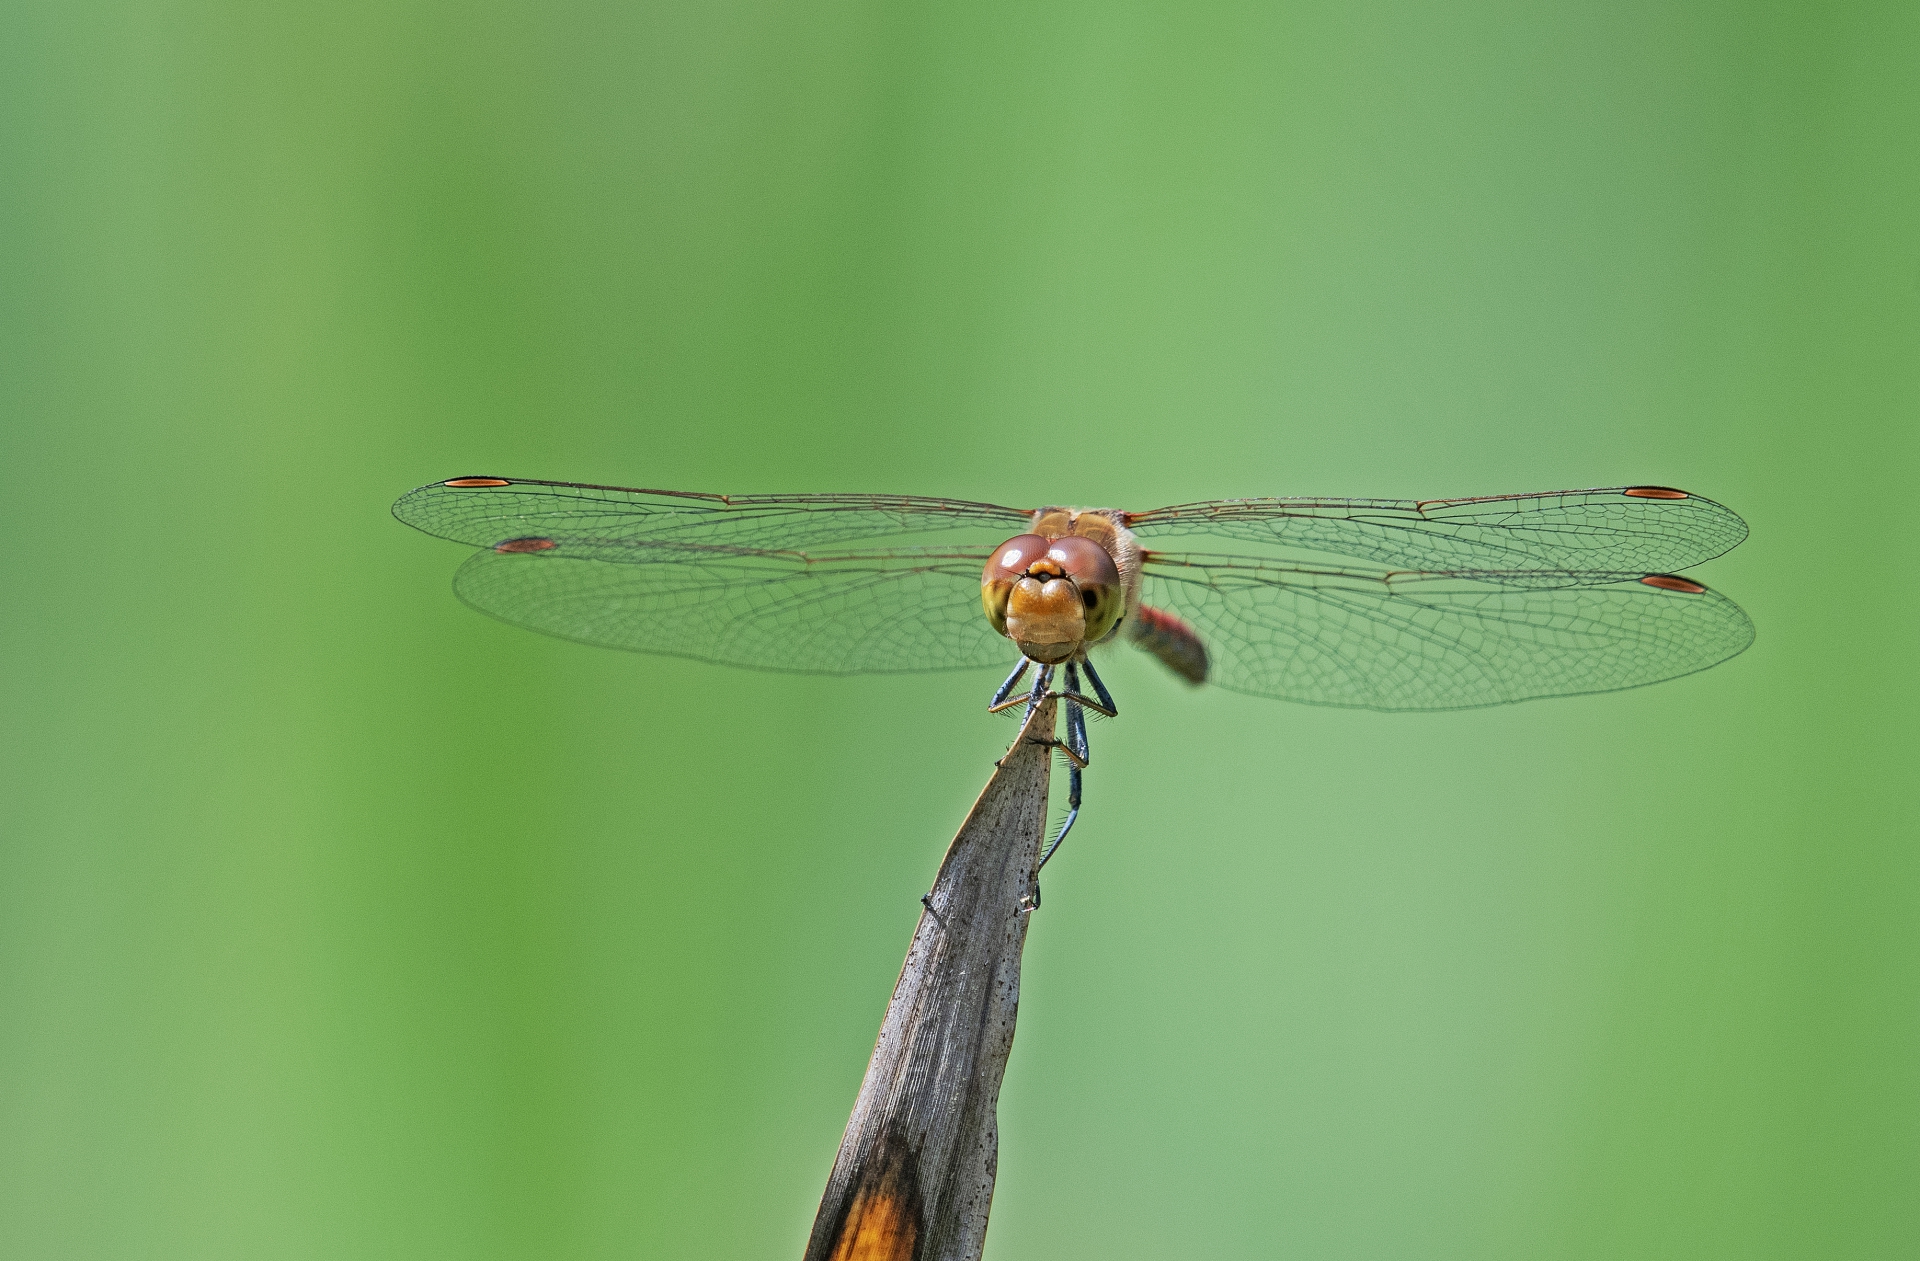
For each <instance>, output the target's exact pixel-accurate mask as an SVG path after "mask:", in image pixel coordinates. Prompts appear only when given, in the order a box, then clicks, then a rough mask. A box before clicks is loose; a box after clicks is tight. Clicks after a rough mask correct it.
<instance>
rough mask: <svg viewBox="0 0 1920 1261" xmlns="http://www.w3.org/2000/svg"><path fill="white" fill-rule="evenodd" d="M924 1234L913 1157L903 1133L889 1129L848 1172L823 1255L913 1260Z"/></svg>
mask: <svg viewBox="0 0 1920 1261" xmlns="http://www.w3.org/2000/svg"><path fill="white" fill-rule="evenodd" d="M925 1233H926V1223H925V1222H924V1221H923V1220H922V1217H921V1207H920V1160H919V1157H918V1156H917V1155H916V1153H915V1152H914V1151H913V1149H912V1148H910V1147H909V1146H908V1145H907V1142H906V1140H905V1138H904V1137H903V1136H901V1135H900V1134H898V1133H897V1132H891V1131H890V1132H889V1133H888V1134H887V1135H886V1136H885V1137H884V1138H882V1139H881V1140H880V1143H879V1146H877V1147H876V1148H875V1149H874V1151H873V1152H872V1154H871V1155H869V1156H868V1157H867V1160H866V1162H865V1163H864V1164H863V1165H862V1166H861V1168H860V1170H859V1172H858V1173H856V1174H855V1175H854V1178H853V1183H852V1193H851V1194H850V1195H849V1196H848V1197H847V1202H846V1207H845V1209H844V1210H843V1211H842V1213H841V1216H840V1220H839V1221H838V1222H836V1223H834V1232H833V1245H832V1247H831V1248H829V1249H828V1251H827V1256H828V1257H829V1258H830V1261H915V1259H916V1258H917V1257H919V1255H920V1238H921V1236H922V1235H924V1234H925Z"/></svg>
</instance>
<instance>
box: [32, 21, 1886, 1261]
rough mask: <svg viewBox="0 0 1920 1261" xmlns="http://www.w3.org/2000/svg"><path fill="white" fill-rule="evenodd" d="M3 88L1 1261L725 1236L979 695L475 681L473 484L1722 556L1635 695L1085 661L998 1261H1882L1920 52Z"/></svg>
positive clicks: (496, 636)
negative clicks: (1359, 502)
mask: <svg viewBox="0 0 1920 1261" xmlns="http://www.w3.org/2000/svg"><path fill="white" fill-rule="evenodd" d="M6 25H7V28H8V35H7V37H6V38H5V40H4V41H0V129H3V130H0V137H3V138H0V170H3V171H4V175H3V176H0V216H3V218H0V286H3V291H0V319H3V320H4V329H3V330H0V337H3V338H4V341H3V342H0V352H3V354H4V359H3V360H0V425H3V426H4V431H3V432H4V438H5V443H4V452H5V458H4V470H3V472H0V477H3V478H4V486H5V514H6V519H7V521H8V522H9V523H10V525H9V528H10V532H11V533H12V536H13V538H14V540H15V543H16V546H14V547H12V548H10V549H8V551H7V552H6V553H5V559H4V561H3V562H0V564H4V584H5V585H4V591H3V592H0V601H4V616H0V627H3V628H4V636H5V638H4V654H5V666H4V670H3V671H0V679H3V682H0V687H3V688H4V696H0V704H3V705H4V710H3V711H0V713H3V714H4V717H0V731H3V732H4V741H5V743H4V747H0V792H4V803H3V805H0V810H3V812H4V821H3V822H0V831H4V841H3V842H0V845H3V846H4V848H3V850H0V854H3V859H0V863H3V865H0V1009H3V1010H4V1018H3V1020H0V1135H4V1138H0V1238H4V1239H5V1240H6V1243H5V1244H4V1245H0V1248H3V1249H4V1251H5V1252H6V1254H7V1255H9V1256H18V1257H22V1258H91V1257H101V1258H134V1257H138V1258H262V1257H272V1258H345V1257H355V1258H358V1257H375V1258H437V1257H449V1258H467V1257H476V1258H477V1257H487V1258H492V1257H499V1258H572V1257H582V1258H587V1257H592V1258H598V1257H647V1258H652V1257H661V1258H677V1257H689V1258H691V1257H781V1256H798V1254H799V1251H800V1248H801V1245H802V1243H803V1241H804V1238H805V1235H806V1231H807V1229H808V1227H809V1225H810V1223H811V1219H812V1215H813V1211H814V1207H815V1204H816V1202H817V1199H818V1196H819V1193H820V1189H821V1186H822V1184H823V1183H824V1180H825V1178H826V1174H827V1170H828V1168H829V1165H830V1163H831V1161H832V1157H833V1153H834V1149H835V1146H836V1144H837V1142H838V1140H839V1136H840V1131H841V1127H842V1125H843V1124H844V1122H845V1119H846V1114H847V1110H848V1107H849V1106H850V1104H851V1102H852V1100H853V1095H854V1090H855V1087H856V1085H857V1084H858V1082H859V1079H860V1075H861V1072H862V1070H863V1069H864V1067H865V1062H866V1057H867V1054H868V1051H869V1050H870V1049H871V1046H872V1039H873V1035H874V1031H875V1029H876V1028H877V1026H878V1023H879V1018H880V1014H881V1011H882V1009H883V1007H884V1004H885V1002H886V998H887V994H888V991H889V988H890V986H891V984H892V981H893V978H894V975H895V973H896V971H897V969H898V967H899V963H900V959H901V956H902V954H903V952H904V950H905V947H906V943H907V938H908V935H909V933H910V932H911V930H912V926H913V924H914V922H915V918H916V916H917V915H918V913H919V910H920V907H919V905H918V903H917V902H916V901H915V899H916V898H917V897H918V895H919V894H920V892H921V891H922V890H923V889H925V888H926V887H927V884H928V882H929V880H930V879H931V877H932V874H933V872H934V869H935V866H936V864H937V863H938V861H939V858H940V855H941V852H942V850H943V848H944V846H945V844H946V841H947V840H948V838H949V837H950V836H951V834H952V831H953V829H954V828H955V827H956V826H957V825H958V823H959V822H960V819H961V818H962V816H963V814H964V812H965V809H966V807H967V805H968V804H969V802H970V801H971V800H972V797H973V795H974V794H975V793H976V792H977V790H978V789H979V787H980V784H981V783H982V781H983V779H984V777H985V775H986V773H987V771H988V769H989V767H990V763H991V760H992V759H993V757H994V756H996V755H997V753H998V752H999V750H1000V748H1001V747H1002V746H1003V744H1004V742H1005V740H1006V739H1007V738H1008V734H1009V731H1010V729H1009V728H1008V727H1007V726H1006V725H1005V723H1004V722H1002V721H999V720H996V719H991V718H989V717H987V716H986V715H985V714H983V713H982V712H981V710H982V705H981V702H982V698H983V692H984V691H985V690H986V689H988V688H990V687H991V685H992V684H993V682H994V681H995V680H994V679H993V678H990V677H974V676H968V675H957V676H934V677H928V678H886V679H872V680H859V679H856V680H850V681H849V680H833V679H816V678H787V677H778V676H762V675H754V674H749V673H745V672H738V671H730V670H726V669H721V668H716V667H709V666H704V665H698V664H694V663H689V662H683V661H675V660H665V659H654V658H646V657H635V656H624V655H621V654H617V653H612V652H605V651H596V650H592V649H587V648H582V647H577V646H574V645H570V644H566V643H561V642H556V641H549V640H545V639H542V638H540V637H538V636H535V635H531V634H527V633H524V632H520V631H516V630H513V629H510V628H508V627H505V626H501V625H499V624H496V623H494V622H492V621H489V620H488V619H486V618H483V617H480V616H478V615H476V614H473V613H471V612H469V611H467V610H466V609H464V608H462V607H461V606H460V605H459V604H458V603H457V602H456V601H455V600H454V599H453V598H452V596H451V595H450V594H449V591H448V582H449V579H450V577H451V575H452V573H453V570H454V568H455V566H456V565H457V563H458V562H459V560H460V559H461V557H462V555H463V552H462V549H460V548H458V547H455V546H452V545H450V544H445V543H441V542H438V541H435V540H432V539H428V538H425V537H422V536H420V535H418V534H415V533H413V532H412V531H409V530H407V529H405V528H404V527H402V526H400V525H398V524H397V523H395V522H394V521H393V520H391V519H390V518H389V517H388V515H387V507H388V505H389V503H391V501H392V500H393V499H394V498H395V497H396V496H397V495H399V494H400V493H401V492H402V491H405V490H406V489H408V488H409V487H411V486H414V485H417V484H419V483H422V482H426V481H430V480H434V479H437V478H441V477H448V476H455V475H459V474H470V473H499V474H507V475H515V476H523V477H550V478H562V479H573V480H585V481H598V482H612V483H619V484H628V485H645V486H664V487H676V488H685V489H695V490H716V491H736V492H751V491H786V490H879V491H901V492H916V493H930V494H945V495H952V496H961V497H967V498H976V499H988V500H996V501H1001V502H1010V503H1024V502H1034V501H1039V500H1068V501H1077V502H1091V503H1112V504H1117V505H1121V506H1126V507H1134V508H1144V507H1150V506H1155V505H1158V504H1161V503H1169V502H1177V501H1181V500H1189V499H1197V498H1209V497H1214V496H1227V495H1285V494H1332V495H1365V496H1443V495H1465V494H1477V493H1494V492H1501V491H1512V490H1537V489H1549V488H1556V487H1563V486H1591V485H1607V484H1617V483H1621V482H1634V481H1644V482H1657V483H1667V484H1675V485H1681V486H1685V487H1689V488H1691V489H1694V490H1697V491H1699V492H1701V493H1704V494H1707V495H1710V496H1712V497H1714V498H1716V499H1720V500H1722V501H1724V502H1726V503H1728V504H1731V505H1732V506H1734V507H1735V508H1736V509H1737V510H1738V511H1740V512H1741V513H1743V514H1744V515H1745V516H1746V517H1747V519H1748V521H1749V522H1750V523H1751V525H1752V529H1753V536H1752V538H1751V540H1750V541H1749V542H1748V543H1747V544H1746V545H1745V546H1743V547H1741V548H1740V549H1739V550H1738V551H1737V552H1736V553H1734V554H1732V555H1730V556H1728V557H1727V558H1725V559H1723V560H1720V561H1716V562H1714V563H1713V564H1712V565H1710V566H1708V567H1707V568H1706V569H1704V570H1702V571H1700V573H1701V576H1702V577H1704V578H1705V579H1706V580H1707V581H1709V582H1711V583H1713V584H1714V585H1716V586H1718V587H1720V588H1722V589H1723V590H1725V591H1727V592H1729V593H1730V594H1732V595H1733V596H1734V597H1735V598H1736V599H1738V600H1740V601H1741V602H1742V603H1743V604H1744V605H1745V607H1746V608H1747V609H1748V610H1749V612H1750V613H1751V614H1752V616H1753V618H1754V621H1755V622H1756V624H1757V625H1758V627H1759V640H1758V643H1757V644H1756V645H1755V647H1754V648H1753V649H1752V650H1751V651H1750V652H1748V653H1747V654H1746V655H1745V656H1744V657H1741V658H1739V659H1737V660H1735V661H1733V662H1732V663H1730V664H1728V665H1725V666H1723V667H1721V668H1719V669H1716V670H1714V671H1711V672H1710V673H1707V674H1704V675H1700V676H1697V677H1694V678H1690V679H1686V680H1682V681H1679V682H1675V683H1671V684H1667V685H1665V686H1661V687H1657V688H1650V689H1645V690H1641V691H1636V692H1628V693H1622V694H1615V695H1609V696H1600V697H1588V698H1584V699H1576V700H1562V701H1550V702H1539V703H1533V704H1529V705H1524V706H1520V707H1514V708H1504V709H1496V710H1492V711H1481V712H1473V713H1460V714H1440V715H1424V716H1422V715H1415V716H1390V715H1378V714H1371V713H1349V712H1339V711H1328V710H1316V709H1310V708H1302V707H1295V706H1287V705H1283V704H1279V703H1276V702H1269V701H1260V700H1254V699H1249V698H1246V697H1241V696H1236V695H1232V694H1227V693H1211V694H1210V693H1206V692H1200V693H1189V692H1186V691H1184V690H1183V689H1182V688H1181V687H1180V686H1179V685H1177V684H1176V683H1174V682H1173V681H1172V680H1171V679H1170V678H1168V677H1167V676H1165V675H1164V674H1163V673H1161V672H1160V671H1159V670H1158V669H1157V667H1154V666H1153V665H1152V664H1151V663H1150V662H1146V661H1144V659H1142V660H1137V661H1127V662H1123V663H1120V664H1116V665H1115V666H1114V668H1113V669H1112V670H1111V671H1110V682H1112V683H1113V684H1114V686H1115V690H1116V691H1117V692H1119V694H1120V695H1121V696H1122V697H1123V698H1124V701H1123V703H1124V705H1125V708H1126V714H1125V717H1124V718H1123V719H1122V720H1121V721H1119V722H1116V723H1109V724H1107V725H1105V726H1104V727H1102V728H1101V729H1100V730H1099V731H1098V732H1097V733H1096V734H1097V735H1098V737H1099V741H1100V744H1099V749H1098V754H1099V760H1098V762H1097V764H1096V766H1095V768H1094V771H1093V773H1092V776H1091V779H1090V785H1089V791H1090V794H1091V796H1090V801H1089V806H1088V810H1087V812H1086V814H1085V816H1084V817H1083V820H1082V822H1081V824H1080V831H1078V832H1077V833H1076V835H1075V838H1074V840H1075V844H1074V847H1073V849H1072V850H1070V851H1067V852H1065V854H1064V855H1063V861H1062V862H1061V863H1060V864H1058V865H1057V866H1056V867H1055V868H1051V869H1050V870H1049V875H1050V879H1049V882H1048V885H1047V901H1046V907H1045V909H1044V911H1043V912H1042V913H1041V915H1040V916H1038V917H1037V918H1036V920H1035V922H1034V926H1033V932H1032V935H1031V937H1030V938H1029V944H1028V948H1027V955H1026V989H1025V992H1024V995H1023V998H1024V1002H1023V1010H1022V1013H1021V1016H1022V1019H1021V1025H1020V1032H1019V1038H1018V1040H1017V1042H1016V1044H1015V1048H1014V1055H1013V1060H1012V1065H1011V1069H1010V1072H1009V1075H1008V1078H1007V1085H1006V1091H1005V1093H1004V1095H1003V1096H1002V1100H1001V1126H1002V1139H1001V1165H1000V1184H999V1192H998V1197H997V1199H996V1202H995V1206H994V1214H993V1230H992V1233H991V1235H990V1237H989V1245H988V1246H989V1255H990V1257H992V1258H995V1259H996V1261H1017V1259H1020V1258H1041V1257H1045V1258H1112V1257H1278V1256H1286V1257H1313V1258H1354V1259H1356V1261H1358V1259H1363V1258H1364V1259H1375V1258H1398V1257H1408V1258H1473V1259H1476V1261H1480V1259H1485V1258H1539V1257H1578V1258H1589V1257H1590V1258H1609V1259H1611V1258H1622V1257H1635V1258H1646V1257H1672V1258H1706V1257H1712V1258H1722V1257H1724V1258H1755V1257H1770V1258H1771V1257H1779V1258H1796V1259H1804V1258H1810V1257H1820V1258H1826V1257H1834V1258H1893V1257H1903V1258H1904V1257H1911V1256H1914V1255H1916V1254H1920V1196H1917V1195H1916V1186H1920V1084H1917V1083H1920V1050H1917V1049H1916V1048H1917V1047H1920V1003H1917V1002H1916V988H1917V985H1920V967H1917V966H1916V965H1917V964H1920V927H1917V925H1920V895H1916V881H1920V862H1917V861H1916V858H1915V835H1916V831H1920V829H1916V827H1915V818H1916V814H1917V813H1920V811H1916V806H1917V805H1920V794H1916V790H1915V771H1914V767H1913V762H1914V753H1915V750H1916V745H1917V744H1920V741H1916V736H1917V735H1920V723H1916V718H1915V706H1916V703H1917V702H1920V687H1916V673H1915V669H1914V661H1915V651H1916V635H1915V631H1914V626H1915V622H1916V619H1920V601H1916V597H1915V586H1914V584H1913V582H1912V580H1911V578H1910V577H1909V576H1908V575H1907V574H1906V572H1905V570H1904V569H1903V565H1905V564H1907V563H1910V562H1911V560H1912V558H1913V556H1914V554H1915V553H1914V545H1915V541H1916V540H1915V535H1916V531H1915V529H1914V525H1913V521H1914V516H1913V513H1914V509H1913V505H1912V498H1913V496H1912V487H1913V484H1914V478H1915V475H1916V473H1920V460H1917V459H1916V455H1917V454H1920V452H1917V450H1916V447H1917V446H1920V442H1917V441H1916V437H1915V412H1916V409H1915V403H1916V399H1917V397H1920V388H1917V387H1920V369H1917V368H1916V362H1917V361H1916V357H1915V351H1916V332H1920V231H1917V230H1920V159H1917V157H1916V154H1917V152H1920V151H1917V149H1916V136H1920V89H1917V88H1916V82H1917V81H1916V76H1915V72H1914V67H1915V65H1916V64H1920V9H1916V8H1915V6H1913V5H1911V4H1898V3H1888V4H1883V5H1877V6H1876V5H1866V4H1835V5H1820V4H1800V5H1770V6H1762V5H1748V4H1737V3H1718V4H1712V3H1671V2H1669V3H1659V4H1647V3H1641V4H1629V5H1613V6H1587V5H1571V4H1557V5H1546V6H1542V5H1531V4H1518V3H1508V4H1499V3H1474V4H1462V5H1451V6H1430V5H1419V4H1411V3H1382V4H1370V5H1337V4H1321V5H1306V4H1287V5H1255V4H1241V5H1231V4H1196V3H1157V4H1150V3H1136V4H1115V5H1093V4H1082V5H1075V4H1066V3H1043V4H1022V5H1013V4H1007V5H996V4H981V3H974V4H968V5H944V6H926V7H916V6H905V5H897V6H885V5H878V4H854V3H831V4H819V5H796V4H781V3H770V2H763V3H751V2H745V0H727V2H725V3H708V4H678V5H660V4H613V3H586V2H579V3H547V4H533V3H525V4H508V3H495V4H487V5H459V4H450V3H417V2H416V3H393V2H392V0H385V2H383V3H377V4H370V3H358V4H354V3H346V4H330V5H325V6H313V7H308V8H295V7H293V6H266V5H253V4H233V3H229V4H220V3H175V4H161V3H126V4H108V3H60V4H53V3H38V4H35V3H28V4H24V5H19V6H15V7H13V8H11V9H9V11H8V17H7V21H6Z"/></svg>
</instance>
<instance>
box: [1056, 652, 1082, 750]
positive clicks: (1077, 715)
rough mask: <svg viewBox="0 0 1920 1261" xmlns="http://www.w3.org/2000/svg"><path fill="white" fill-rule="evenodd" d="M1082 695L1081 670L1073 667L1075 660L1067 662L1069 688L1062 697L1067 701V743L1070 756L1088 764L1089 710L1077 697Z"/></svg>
mask: <svg viewBox="0 0 1920 1261" xmlns="http://www.w3.org/2000/svg"><path fill="white" fill-rule="evenodd" d="M1079 695H1080V672H1079V671H1078V670H1075V669H1074V668H1073V662H1071V661H1069V662H1067V690H1066V691H1065V692H1063V693H1061V698H1062V699H1063V700H1065V701H1066V702H1067V744H1066V753H1067V756H1068V757H1069V758H1072V759H1073V761H1074V762H1075V763H1076V764H1078V765H1080V766H1085V765H1086V764H1087V711H1086V710H1084V709H1082V708H1081V707H1080V702H1079V700H1077V699H1076V698H1077V697H1078V696H1079Z"/></svg>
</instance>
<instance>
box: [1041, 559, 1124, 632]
mask: <svg viewBox="0 0 1920 1261" xmlns="http://www.w3.org/2000/svg"><path fill="white" fill-rule="evenodd" d="M1047 558H1048V559H1049V560H1051V561H1053V562H1054V563H1055V564H1057V565H1059V566H1060V568H1062V569H1064V570H1066V571H1067V575H1068V576H1069V577H1071V578H1072V579H1073V582H1074V585H1075V586H1077V587H1078V588H1079V589H1080V600H1081V603H1082V604H1084V605H1085V606H1086V611H1087V642H1088V643H1090V644H1093V643H1098V642H1100V640H1102V639H1104V638H1106V635H1107V632H1108V631H1110V630H1112V629H1113V626H1114V623H1116V622H1118V621H1119V620H1120V613H1121V611H1122V610H1121V600H1120V568H1119V566H1117V565H1115V564H1114V563H1113V557H1111V556H1109V555H1108V554H1107V549H1106V548H1104V547H1102V546H1100V545H1099V544H1098V543H1096V542H1094V541H1093V540H1092V539H1089V538H1083V537H1081V536H1080V535H1077V534H1072V535H1068V536H1067V537H1066V538H1063V539H1055V540H1053V542H1051V543H1049V544H1048V545H1047Z"/></svg>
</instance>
